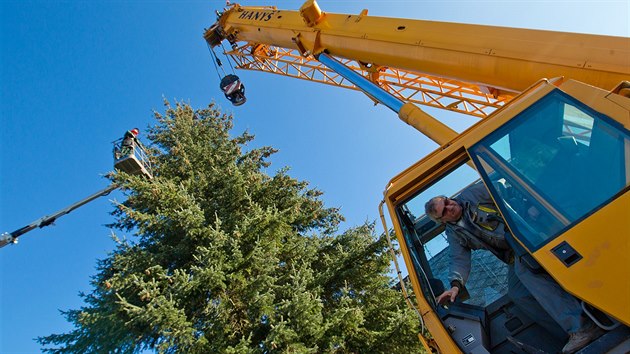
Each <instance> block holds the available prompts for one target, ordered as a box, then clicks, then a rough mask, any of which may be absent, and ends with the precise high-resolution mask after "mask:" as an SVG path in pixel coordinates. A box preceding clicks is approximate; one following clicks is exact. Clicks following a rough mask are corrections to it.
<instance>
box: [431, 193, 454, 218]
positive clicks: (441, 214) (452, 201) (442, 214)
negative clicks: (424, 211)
mask: <svg viewBox="0 0 630 354" xmlns="http://www.w3.org/2000/svg"><path fill="white" fill-rule="evenodd" d="M452 203H456V202H455V201H454V200H452V199H451V198H444V207H443V208H442V212H441V213H440V215H438V216H436V217H435V221H439V222H443V221H442V218H443V217H444V213H446V206H447V205H449V204H452Z"/></svg>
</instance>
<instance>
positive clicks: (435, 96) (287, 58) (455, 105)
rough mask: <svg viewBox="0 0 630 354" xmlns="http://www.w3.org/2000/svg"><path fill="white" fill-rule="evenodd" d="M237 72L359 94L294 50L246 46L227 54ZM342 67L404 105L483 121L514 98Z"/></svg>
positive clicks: (392, 71) (355, 65)
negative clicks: (251, 71) (362, 77)
mask: <svg viewBox="0 0 630 354" xmlns="http://www.w3.org/2000/svg"><path fill="white" fill-rule="evenodd" d="M226 54H227V55H229V56H230V57H231V58H232V59H233V60H234V62H235V63H236V67H237V68H238V69H243V70H253V71H263V72H268V73H272V74H277V75H283V76H289V77H293V78H296V79H302V80H308V81H313V82H319V83H322V84H327V85H332V86H338V87H343V88H347V89H352V90H359V89H358V88H357V87H356V86H354V85H353V84H352V83H351V82H349V81H347V80H345V79H344V78H343V77H342V76H341V75H339V74H337V73H335V72H334V71H332V70H331V69H329V68H328V67H326V66H325V65H322V63H320V62H319V61H317V60H315V58H313V57H312V56H307V57H305V56H303V55H301V54H300V52H299V50H297V49H287V48H281V47H275V46H269V45H263V44H245V45H242V46H240V47H237V48H235V49H233V50H230V51H228V52H227V53H226ZM340 61H341V62H342V63H343V64H344V65H346V66H348V67H349V68H351V69H352V70H354V71H356V72H358V73H360V74H361V75H363V76H364V77H366V78H369V80H370V81H372V82H374V83H376V84H377V85H379V86H380V87H382V88H383V89H384V90H386V91H388V92H389V93H391V94H392V95H394V96H396V97H397V98H399V99H401V100H402V101H404V102H412V103H416V104H421V105H425V106H430V107H435V108H440V109H445V110H449V111H453V112H458V113H463V114H467V115H471V116H475V117H478V118H485V117H487V116H488V115H489V114H491V113H492V112H493V111H494V110H496V109H497V108H500V107H501V106H502V105H504V104H505V103H506V102H507V101H509V100H510V99H512V97H513V96H514V95H513V94H511V93H508V92H502V93H500V94H499V92H498V91H496V90H495V91H493V92H489V91H488V90H482V89H480V88H479V87H478V86H477V85H473V84H470V83H466V82H461V81H457V80H444V79H442V78H440V77H437V76H431V75H427V74H423V73H418V72H412V71H408V70H403V69H397V68H392V67H377V66H374V65H372V66H366V65H364V64H362V63H359V62H357V61H356V60H350V59H341V60H340Z"/></svg>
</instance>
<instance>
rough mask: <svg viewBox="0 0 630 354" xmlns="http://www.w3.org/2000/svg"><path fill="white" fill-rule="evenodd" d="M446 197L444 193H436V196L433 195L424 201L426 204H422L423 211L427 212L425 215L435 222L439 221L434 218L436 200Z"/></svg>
mask: <svg viewBox="0 0 630 354" xmlns="http://www.w3.org/2000/svg"><path fill="white" fill-rule="evenodd" d="M447 198H448V197H447V196H445V195H438V196H436V197H433V198H431V199H429V201H428V202H426V204H424V212H425V213H426V214H427V216H428V217H429V218H430V219H431V220H433V221H435V222H439V220H435V213H436V210H435V206H436V205H437V202H438V201H439V200H446V199H447Z"/></svg>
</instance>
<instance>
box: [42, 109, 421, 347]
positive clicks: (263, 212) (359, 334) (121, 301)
mask: <svg viewBox="0 0 630 354" xmlns="http://www.w3.org/2000/svg"><path fill="white" fill-rule="evenodd" d="M155 118H156V121H157V123H156V124H155V126H153V127H151V128H150V129H149V134H148V140H150V143H151V144H150V146H151V158H152V160H153V164H154V170H155V178H154V179H153V180H150V181H149V180H146V179H143V178H141V177H134V176H128V175H124V174H122V173H120V174H117V175H116V176H115V177H113V178H114V179H115V180H116V181H117V182H120V183H123V185H124V191H125V193H126V196H127V200H126V201H125V202H124V203H121V204H119V205H116V206H115V210H114V211H113V213H112V214H113V215H114V217H115V220H116V221H115V222H114V223H113V224H112V225H111V227H112V229H115V230H119V231H120V232H124V233H128V234H134V236H133V237H130V239H129V240H126V239H122V240H121V239H119V238H118V237H116V236H114V239H115V240H116V242H117V246H116V249H115V251H114V252H112V254H110V255H109V256H108V257H107V258H106V259H104V260H101V261H99V263H98V267H97V274H96V275H94V276H93V278H92V286H93V290H92V292H91V293H89V294H82V295H81V296H82V297H83V299H84V301H85V304H86V305H85V306H84V307H82V308H80V309H78V310H69V311H65V312H63V314H64V316H65V317H66V318H67V320H68V321H69V322H70V323H72V324H73V325H74V329H73V330H72V331H70V332H68V333H63V334H51V335H48V336H45V337H40V338H38V341H39V342H40V343H41V344H42V345H43V350H44V351H45V352H49V353H139V352H143V351H146V350H149V351H155V352H160V353H409V352H419V351H420V343H419V341H418V338H417V333H418V331H419V325H418V321H417V318H416V317H414V316H415V315H414V314H413V313H412V312H411V311H410V310H409V309H408V308H407V307H406V305H405V303H404V299H403V297H402V296H401V295H400V293H398V292H397V291H395V290H393V289H392V288H391V284H390V282H391V279H390V278H389V277H388V272H389V258H388V256H387V253H386V250H387V249H386V247H387V243H386V241H385V240H384V239H383V238H382V237H377V236H376V235H375V234H374V229H373V225H371V224H366V225H362V226H359V227H356V228H352V229H350V230H347V231H345V232H342V233H339V232H338V225H339V223H340V221H342V220H343V219H342V216H341V215H340V214H339V211H338V210H337V209H335V208H326V207H325V206H324V204H323V203H322V201H321V200H320V196H321V192H319V191H317V190H315V189H309V187H308V182H305V181H298V180H296V179H294V178H291V177H290V176H289V175H288V170H287V169H282V170H280V171H279V172H277V173H276V174H274V175H273V176H270V175H268V174H267V173H266V172H265V170H266V168H267V167H268V166H269V162H268V158H269V157H270V156H271V155H272V154H273V153H274V152H275V150H274V149H272V148H270V147H263V148H258V149H247V148H246V145H247V143H249V142H251V141H252V140H253V138H254V137H253V136H252V135H250V134H248V133H243V134H241V135H239V136H236V137H231V136H230V131H231V129H232V126H233V121H232V117H231V116H229V115H225V114H222V113H221V112H220V111H219V110H218V109H217V108H216V107H215V106H214V105H213V104H211V105H210V106H209V107H208V108H206V109H200V110H193V109H192V108H191V107H190V106H189V105H187V104H181V103H180V104H176V105H175V106H171V105H170V104H169V103H168V102H166V110H165V113H164V114H160V113H155ZM145 142H146V141H145Z"/></svg>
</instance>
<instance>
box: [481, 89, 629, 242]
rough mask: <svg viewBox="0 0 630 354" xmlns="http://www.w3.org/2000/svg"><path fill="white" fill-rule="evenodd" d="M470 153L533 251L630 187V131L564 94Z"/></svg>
mask: <svg viewBox="0 0 630 354" xmlns="http://www.w3.org/2000/svg"><path fill="white" fill-rule="evenodd" d="M469 152H470V154H471V157H472V159H473V161H474V162H475V165H476V167H477V169H478V170H479V171H480V172H481V174H482V177H483V179H484V180H485V182H486V185H487V186H488V188H489V189H490V191H491V193H492V194H493V195H494V197H495V200H496V201H497V203H498V206H499V208H500V209H501V211H502V214H503V216H504V217H505V218H506V220H507V221H508V223H509V224H510V226H511V227H512V231H513V232H514V233H515V234H517V236H519V239H520V240H521V241H523V242H524V243H525V244H526V246H527V247H528V248H529V249H530V251H532V252H533V251H535V250H537V249H539V248H540V247H541V246H542V245H544V244H546V243H547V242H549V241H550V240H552V239H553V238H554V237H556V236H557V235H559V234H560V233H562V232H563V231H564V230H566V229H568V228H570V227H571V226H572V225H574V224H575V223H577V222H579V221H580V220H581V219H583V218H584V217H586V216H588V215H589V214H590V213H593V212H595V211H596V210H597V209H598V208H600V207H601V206H603V205H605V204H606V202H607V201H609V200H611V199H613V198H615V197H616V196H618V195H619V194H620V193H622V192H623V191H624V190H627V188H628V186H629V181H630V166H629V160H630V157H629V154H630V135H629V132H628V130H626V129H624V128H623V127H622V126H621V125H619V124H616V123H615V122H614V121H612V120H611V119H609V118H608V117H606V116H604V115H602V114H600V113H597V112H595V111H593V110H591V109H590V108H589V107H587V106H585V105H583V104H582V103H580V102H579V101H576V100H575V99H573V98H572V97H570V96H568V95H566V94H564V93H562V92H561V91H559V90H555V91H553V92H551V93H550V94H548V95H547V96H546V97H544V98H543V99H541V100H539V101H538V102H537V103H535V104H534V105H532V106H530V107H529V108H528V109H527V110H525V111H524V112H522V113H521V114H520V115H519V116H517V117H515V118H514V119H512V120H511V121H510V122H509V123H507V124H506V125H504V126H503V127H501V128H500V129H498V130H497V131H495V132H494V133H492V134H490V135H489V136H488V137H486V138H484V139H483V140H481V141H480V142H479V143H478V144H476V145H474V146H473V147H472V148H471V149H470V150H469Z"/></svg>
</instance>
